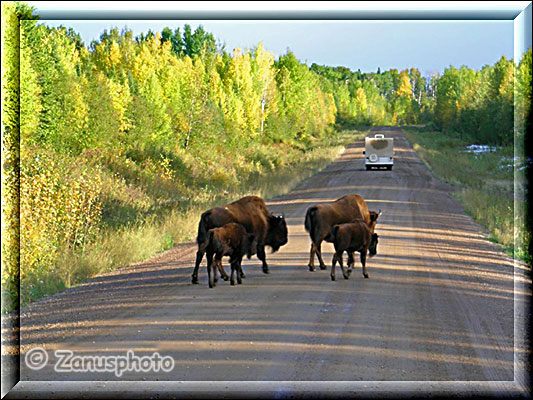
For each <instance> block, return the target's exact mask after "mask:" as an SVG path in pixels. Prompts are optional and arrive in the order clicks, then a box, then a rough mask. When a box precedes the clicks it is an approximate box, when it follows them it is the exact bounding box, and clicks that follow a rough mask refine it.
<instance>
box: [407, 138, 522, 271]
mask: <svg viewBox="0 0 533 400" xmlns="http://www.w3.org/2000/svg"><path fill="white" fill-rule="evenodd" d="M403 131H404V133H405V135H406V136H407V138H408V140H409V141H410V142H411V143H412V145H413V148H414V149H415V150H416V151H417V152H418V154H419V155H420V157H421V158H422V159H423V160H424V162H425V163H426V165H427V166H428V167H429V169H430V170H431V171H432V172H433V174H434V175H435V176H436V177H437V178H439V179H441V180H443V181H445V182H447V183H449V184H451V185H453V186H455V187H456V188H457V191H456V192H455V193H454V196H455V197H456V198H457V199H458V200H459V201H460V202H461V203H462V204H463V206H464V208H465V211H466V212H467V213H468V214H469V215H470V216H471V217H472V218H473V219H474V220H475V221H476V222H478V223H479V224H480V225H482V226H483V227H484V228H486V229H487V231H488V232H489V239H490V240H492V241H493V242H495V243H499V244H501V245H502V247H503V250H504V251H505V252H506V253H507V254H509V255H511V256H513V257H515V258H517V259H519V260H521V261H523V262H525V263H527V264H528V265H529V267H530V268H531V264H532V259H531V255H530V254H529V253H528V250H527V246H528V243H529V240H530V239H529V238H530V236H531V233H530V232H528V231H527V230H526V228H525V213H524V210H525V207H524V206H525V203H526V201H527V199H526V197H525V194H524V190H523V187H521V186H520V185H516V189H517V190H516V191H515V185H514V174H513V165H512V163H513V148H512V147H511V146H508V147H499V148H497V149H496V150H495V151H493V152H488V153H480V154H474V153H468V152H466V151H465V148H466V146H468V145H470V144H472V143H471V142H469V141H468V139H466V138H465V137H464V136H463V138H461V136H459V135H458V134H455V133H453V132H446V133H445V132H435V131H431V130H427V129H425V128H413V127H408V128H404V129H403ZM520 164H521V160H517V161H515V167H519V166H520ZM515 202H516V204H518V206H517V207H515Z"/></svg>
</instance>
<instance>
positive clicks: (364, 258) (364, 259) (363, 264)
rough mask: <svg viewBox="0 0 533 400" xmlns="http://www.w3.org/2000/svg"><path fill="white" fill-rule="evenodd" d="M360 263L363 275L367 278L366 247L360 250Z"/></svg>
mask: <svg viewBox="0 0 533 400" xmlns="http://www.w3.org/2000/svg"><path fill="white" fill-rule="evenodd" d="M361 265H362V266H363V276H364V277H365V278H368V274H367V273H366V249H364V250H363V251H362V252H361Z"/></svg>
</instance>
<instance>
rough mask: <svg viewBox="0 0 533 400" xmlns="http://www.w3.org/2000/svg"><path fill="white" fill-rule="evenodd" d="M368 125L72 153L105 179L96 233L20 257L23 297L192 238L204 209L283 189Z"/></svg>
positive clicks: (314, 170)
mask: <svg viewBox="0 0 533 400" xmlns="http://www.w3.org/2000/svg"><path fill="white" fill-rule="evenodd" d="M366 133H367V132H366V131H354V130H352V131H348V130H345V131H337V132H333V133H332V134H331V135H329V136H326V137H323V138H320V139H314V140H313V141H308V142H307V143H306V144H297V145H295V144H265V143H249V144H248V145H247V146H246V147H241V148H239V149H233V150H232V151H228V150H227V148H228V147H229V146H228V144H224V145H223V146H220V148H217V149H216V150H215V151H212V152H210V153H209V154H206V155H205V159H202V158H201V157H192V156H191V155H190V154H188V153H182V154H166V155H161V154H160V153H157V152H155V151H152V152H153V153H154V154H153V155H152V156H151V155H150V154H148V155H147V154H138V153H134V152H129V153H127V154H106V153H88V154H84V155H83V157H84V158H83V159H77V160H75V161H76V162H82V163H84V164H85V165H87V168H92V172H93V173H94V174H98V175H99V177H100V181H101V182H102V186H101V198H102V203H103V206H102V219H101V222H100V224H99V227H98V230H97V233H96V234H95V235H94V237H93V239H92V240H87V242H86V243H84V245H83V246H81V247H67V248H64V249H63V250H59V251H58V252H57V254H58V255H57V258H56V260H55V262H53V263H50V265H49V266H48V267H47V268H34V267H32V268H24V266H23V265H22V266H21V270H22V271H23V272H24V274H23V278H22V279H21V289H20V290H21V305H24V304H28V303H30V302H32V301H35V300H38V299H40V298H42V297H44V296H47V295H51V294H54V293H56V292H58V291H60V290H63V289H65V288H69V287H72V286H75V285H78V284H80V283H82V282H83V281H85V280H86V279H88V278H91V277H93V276H96V275H98V274H101V273H105V272H109V271H112V270H115V269H117V268H120V267H125V266H128V265H131V264H133V263H136V262H140V261H144V260H146V259H147V258H149V257H151V256H153V255H155V254H157V253H160V252H162V251H165V250H168V249H170V248H172V247H173V246H175V245H176V244H178V243H184V242H189V241H193V240H194V239H195V237H196V233H197V232H196V231H197V227H198V220H199V217H200V215H201V213H202V212H203V211H205V210H207V209H209V208H212V207H215V206H218V205H221V204H227V203H229V202H231V201H234V200H237V199H239V198H240V197H243V196H246V195H257V196H260V197H262V198H265V199H270V198H273V197H276V196H279V195H282V194H285V193H287V192H289V191H290V190H291V189H292V188H293V187H294V186H296V185H297V184H298V183H299V182H301V181H302V180H304V179H306V178H308V177H310V176H312V175H313V174H315V173H317V172H318V171H319V170H321V169H322V168H324V167H325V166H326V165H328V164H329V163H331V162H332V161H333V160H334V159H335V158H336V157H337V156H338V155H339V153H340V151H341V150H342V149H343V148H344V146H345V145H347V144H349V143H352V142H354V141H356V140H359V139H361V138H363V137H364V136H365V134H366ZM243 146H244V145H243ZM247 152H248V153H247ZM242 154H245V156H242ZM80 160H81V161H80ZM70 162H73V161H72V160H70ZM32 265H33V264H32ZM35 265H38V262H37V261H36V263H35Z"/></svg>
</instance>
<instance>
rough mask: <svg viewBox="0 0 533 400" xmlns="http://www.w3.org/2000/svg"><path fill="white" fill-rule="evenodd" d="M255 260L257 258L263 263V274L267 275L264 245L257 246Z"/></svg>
mask: <svg viewBox="0 0 533 400" xmlns="http://www.w3.org/2000/svg"><path fill="white" fill-rule="evenodd" d="M257 258H259V259H260V260H261V261H262V262H263V272H264V273H265V274H268V273H269V271H268V264H267V262H266V254H265V245H264V244H261V245H259V244H257Z"/></svg>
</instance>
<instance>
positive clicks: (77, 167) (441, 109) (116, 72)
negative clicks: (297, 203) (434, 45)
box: [2, 2, 531, 304]
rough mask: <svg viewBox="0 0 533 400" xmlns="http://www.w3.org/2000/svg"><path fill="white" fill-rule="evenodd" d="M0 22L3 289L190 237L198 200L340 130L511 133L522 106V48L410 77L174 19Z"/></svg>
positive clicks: (291, 161)
mask: <svg viewBox="0 0 533 400" xmlns="http://www.w3.org/2000/svg"><path fill="white" fill-rule="evenodd" d="M19 19H20V36H19V35H18V33H19V32H18V29H19V28H18V27H19V25H18V21H19ZM2 32H3V35H4V37H3V41H4V45H5V48H6V49H8V51H6V52H5V54H3V56H2V57H3V59H2V69H3V77H2V82H3V83H2V85H3V87H2V96H3V99H5V100H4V110H3V117H2V118H3V132H2V133H3V145H4V149H6V150H5V151H6V153H5V154H6V156H5V157H4V155H3V158H4V171H3V175H4V178H3V183H2V185H3V187H2V193H3V197H4V198H5V199H6V204H7V205H4V204H3V207H4V214H5V215H6V221H9V222H8V224H11V225H8V226H6V231H8V232H10V233H9V235H10V236H9V237H7V238H4V239H5V243H7V244H8V245H7V246H4V245H3V249H4V250H6V251H5V252H4V251H3V253H4V254H3V255H2V257H3V258H4V262H3V264H4V266H7V267H5V268H3V270H2V287H3V290H4V291H5V292H4V293H3V294H4V295H5V296H7V297H8V298H9V299H11V301H12V302H13V303H14V304H15V303H18V302H19V300H20V301H21V302H22V304H26V303H28V302H31V301H33V300H35V299H38V298H39V297H42V296H43V295H46V294H49V293H53V292H55V291H57V290H60V289H63V288H66V287H69V286H71V285H74V284H77V283H79V282H81V281H83V280H84V279H86V278H87V277H89V276H93V275H95V274H96V273H100V272H103V271H106V270H109V269H110V268H116V267H119V266H122V265H124V264H125V263H129V262H134V261H140V260H142V259H143V258H145V257H148V256H150V255H152V254H155V253H157V252H159V251H162V250H164V249H168V248H170V247H172V246H173V245H174V244H176V243H179V242H181V241H186V240H192V239H193V234H194V229H195V227H196V222H197V218H196V216H197V215H199V214H198V213H199V212H201V210H203V209H205V208H206V207H208V206H211V205H213V204H216V203H217V202H220V201H222V200H225V199H231V198H234V197H235V195H236V194H238V193H241V192H251V191H254V190H259V189H258V187H257V182H258V181H260V180H262V179H266V178H265V177H268V176H271V175H273V174H274V172H276V171H285V173H286V174H287V176H290V175H295V171H299V170H301V169H302V168H303V167H302V165H303V166H304V167H305V168H307V167H308V166H309V165H311V164H312V163H318V162H319V161H317V160H319V159H320V160H322V161H320V162H323V161H324V157H326V156H324V155H323V153H324V152H325V151H326V150H327V151H330V150H331V149H332V148H333V147H334V146H337V145H339V144H341V142H342V141H343V140H344V142H343V143H346V140H347V139H346V132H347V131H350V130H351V131H352V132H353V130H364V129H365V128H368V127H370V126H381V125H394V126H404V125H420V124H424V125H427V126H431V128H432V129H434V130H436V131H438V132H440V133H441V134H442V135H445V134H447V132H454V134H457V135H459V136H460V137H461V138H463V139H465V140H467V141H469V142H471V143H479V144H490V145H495V146H512V145H513V143H515V142H516V143H517V144H518V145H519V146H520V145H521V144H523V142H524V140H525V132H526V130H527V127H526V125H525V122H524V121H526V119H527V114H528V112H529V110H530V107H531V106H530V101H531V49H529V51H528V52H526V53H524V55H523V56H522V58H521V60H520V61H519V62H518V63H515V62H514V61H513V60H508V59H506V58H505V57H501V59H500V60H499V61H497V62H496V63H495V64H494V65H486V66H484V67H483V68H482V69H480V70H478V71H477V70H473V69H471V68H468V67H466V66H461V67H459V68H456V67H453V66H450V67H448V68H446V69H445V70H444V72H443V73H442V74H441V75H439V74H437V75H433V76H430V77H425V76H422V75H421V73H420V71H419V70H418V69H416V68H410V69H406V70H402V71H398V70H396V69H391V70H388V71H380V69H379V68H378V69H377V71H376V72H374V73H362V72H360V71H351V70H350V69H349V68H346V67H342V66H335V67H333V66H321V65H316V64H312V65H307V64H306V63H302V62H301V61H299V60H298V59H297V57H296V56H295V54H293V52H291V51H290V50H288V51H287V52H286V54H283V55H280V56H279V57H278V58H276V57H275V56H274V55H273V54H272V53H270V52H269V51H268V50H267V49H265V48H264V46H263V44H262V43H258V44H257V46H256V47H254V48H251V49H232V50H231V51H228V50H226V49H225V48H224V47H222V46H220V45H217V41H216V39H217V38H215V37H214V36H213V35H212V34H210V33H208V32H206V31H205V30H204V29H203V28H202V27H199V28H197V29H196V30H194V31H193V30H192V29H191V27H190V26H189V25H185V26H183V27H180V28H176V29H170V28H165V29H164V30H163V31H162V32H152V31H149V32H147V33H146V34H141V35H140V36H138V37H134V35H133V34H132V32H131V31H129V30H124V31H121V32H119V31H118V30H117V29H111V30H109V31H104V32H103V33H102V34H101V36H100V38H99V40H96V41H93V42H92V43H89V44H86V43H83V41H82V40H81V38H80V36H79V34H77V33H76V32H75V31H73V30H72V29H71V28H50V27H47V26H46V25H45V24H42V23H39V20H38V17H37V16H35V15H33V10H32V9H31V8H30V7H28V6H27V5H25V4H24V3H12V2H9V3H2ZM4 127H5V128H4ZM343 135H344V136H343ZM353 137H354V136H353V135H352V136H351V139H352V140H353ZM328 149H329V150H328ZM306 162H307V163H309V165H306V164H305V163H306ZM298 168H300V169H298ZM305 168H303V169H305ZM266 180H268V179H266ZM16 198H20V203H18V202H17V201H16V200H14V199H16ZM10 200H11V202H10ZM18 216H20V218H18ZM191 221H192V222H191ZM17 237H20V242H18V241H17V240H16V238H17ZM4 239H3V240H4ZM10 240H11V241H10ZM17 243H20V248H19V247H18V244H17ZM135 249H136V250H135ZM18 257H20V258H19V259H18ZM19 279H20V281H19ZM19 283H20V295H21V298H20V299H19V292H18V289H17V287H18V284H19Z"/></svg>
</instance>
